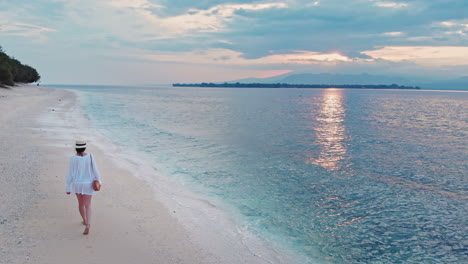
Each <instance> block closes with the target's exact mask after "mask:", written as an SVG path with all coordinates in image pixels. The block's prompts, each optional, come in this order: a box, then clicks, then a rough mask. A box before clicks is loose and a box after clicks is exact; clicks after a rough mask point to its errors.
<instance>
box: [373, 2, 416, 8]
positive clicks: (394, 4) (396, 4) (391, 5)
mask: <svg viewBox="0 0 468 264" xmlns="http://www.w3.org/2000/svg"><path fill="white" fill-rule="evenodd" d="M372 2H374V5H375V6H378V7H385V8H402V7H407V6H408V5H409V4H408V3H403V2H384V1H372Z"/></svg>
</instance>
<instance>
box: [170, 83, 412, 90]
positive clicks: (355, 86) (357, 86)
mask: <svg viewBox="0 0 468 264" xmlns="http://www.w3.org/2000/svg"><path fill="white" fill-rule="evenodd" d="M172 86H173V87H221V88H344V89H421V88H420V87H418V86H404V85H398V84H390V85H385V84H288V83H239V82H236V83H226V82H225V83H205V82H204V83H174V84H172Z"/></svg>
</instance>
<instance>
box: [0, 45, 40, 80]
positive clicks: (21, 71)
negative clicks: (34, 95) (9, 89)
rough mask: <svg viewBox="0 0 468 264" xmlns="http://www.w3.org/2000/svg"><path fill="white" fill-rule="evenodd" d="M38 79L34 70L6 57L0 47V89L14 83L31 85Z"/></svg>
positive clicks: (37, 74)
mask: <svg viewBox="0 0 468 264" xmlns="http://www.w3.org/2000/svg"><path fill="white" fill-rule="evenodd" d="M40 78H41V76H40V75H39V73H37V71H36V69H34V68H33V67H31V66H28V65H25V64H22V63H21V62H20V61H19V60H17V59H15V58H13V57H10V56H8V55H7V54H6V53H5V52H4V51H3V49H2V47H1V46H0V87H6V86H13V85H15V83H33V82H37V81H39V79H40Z"/></svg>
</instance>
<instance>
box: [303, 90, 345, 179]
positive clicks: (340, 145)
mask: <svg viewBox="0 0 468 264" xmlns="http://www.w3.org/2000/svg"><path fill="white" fill-rule="evenodd" d="M322 99H323V100H322V103H321V106H320V111H319V113H318V116H316V117H314V118H315V119H316V120H317V121H318V124H316V125H314V126H313V127H312V129H313V130H314V132H315V138H316V142H315V143H316V144H317V145H318V146H320V151H319V153H318V154H317V155H313V153H310V154H311V155H310V157H309V158H308V159H307V161H306V162H307V163H308V164H315V165H319V166H322V167H323V168H325V169H327V170H330V171H335V170H339V169H340V168H341V167H342V162H341V161H342V160H343V159H344V158H345V155H346V152H347V149H346V144H345V142H344V140H345V138H346V135H345V126H344V124H343V122H344V118H345V108H344V103H343V101H344V98H343V91H342V90H337V89H325V90H324V92H323V98H322Z"/></svg>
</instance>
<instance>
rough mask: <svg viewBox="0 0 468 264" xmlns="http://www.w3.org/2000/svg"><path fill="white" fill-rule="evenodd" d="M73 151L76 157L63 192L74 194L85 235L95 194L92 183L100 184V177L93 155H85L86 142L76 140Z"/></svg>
mask: <svg viewBox="0 0 468 264" xmlns="http://www.w3.org/2000/svg"><path fill="white" fill-rule="evenodd" d="M75 149H76V155H74V156H73V157H72V158H71V160H70V167H69V168H68V174H67V184H66V190H65V191H66V192H67V194H70V193H74V194H76V198H78V209H79V211H80V215H81V218H83V222H82V224H83V225H85V226H86V228H85V230H84V232H83V235H87V234H89V229H90V227H91V225H90V224H91V198H92V197H93V194H94V193H95V191H94V190H93V181H94V180H98V181H99V183H101V176H100V174H99V170H98V168H97V166H96V161H95V160H94V157H93V155H92V154H88V153H85V150H86V141H82V140H77V141H76V144H75Z"/></svg>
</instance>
